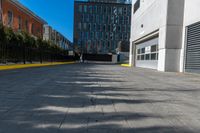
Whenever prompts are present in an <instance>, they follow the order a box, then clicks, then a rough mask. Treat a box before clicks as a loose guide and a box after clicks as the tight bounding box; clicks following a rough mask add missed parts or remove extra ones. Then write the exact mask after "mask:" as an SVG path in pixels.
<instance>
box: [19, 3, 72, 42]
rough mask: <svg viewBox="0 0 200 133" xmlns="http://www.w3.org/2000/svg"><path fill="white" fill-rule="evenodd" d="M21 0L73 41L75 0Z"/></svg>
mask: <svg viewBox="0 0 200 133" xmlns="http://www.w3.org/2000/svg"><path fill="white" fill-rule="evenodd" d="M19 1H20V2H21V3H22V4H23V5H25V6H26V7H28V8H29V9H30V10H31V11H33V12H34V13H36V14H37V15H38V16H40V17H41V18H43V19H44V20H45V21H47V23H48V24H49V25H50V26H52V27H53V28H54V29H56V30H57V31H59V32H60V33H62V34H63V35H64V36H65V37H67V38H68V39H69V40H70V41H73V19H74V18H73V16H74V13H73V10H74V9H73V8H74V0H19Z"/></svg>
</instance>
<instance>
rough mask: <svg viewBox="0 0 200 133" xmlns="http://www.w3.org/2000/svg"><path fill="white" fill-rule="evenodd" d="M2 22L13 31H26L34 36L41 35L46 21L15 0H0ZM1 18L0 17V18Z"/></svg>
mask: <svg viewBox="0 0 200 133" xmlns="http://www.w3.org/2000/svg"><path fill="white" fill-rule="evenodd" d="M0 3H1V4H0V6H1V7H0V8H1V9H2V10H1V14H2V22H3V24H4V25H5V26H8V27H12V29H13V30H14V31H26V32H28V33H30V34H32V35H34V36H36V37H41V38H42V36H43V25H44V24H46V22H45V21H44V20H43V19H41V18H40V17H38V16H37V15H36V14H34V13H33V12H32V11H30V10H29V9H27V8H26V7H25V6H23V5H22V4H21V3H19V2H18V1H17V0H0ZM0 20H1V19H0Z"/></svg>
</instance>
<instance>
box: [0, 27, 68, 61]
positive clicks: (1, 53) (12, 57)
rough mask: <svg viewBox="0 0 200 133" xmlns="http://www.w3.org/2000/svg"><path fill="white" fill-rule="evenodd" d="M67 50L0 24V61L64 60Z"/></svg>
mask: <svg viewBox="0 0 200 133" xmlns="http://www.w3.org/2000/svg"><path fill="white" fill-rule="evenodd" d="M67 54H68V53H67V51H66V50H63V49H61V48H60V47H58V46H57V45H55V44H53V43H51V42H49V41H44V40H42V39H41V38H38V39H36V38H35V37H33V36H31V35H29V34H28V33H26V32H23V31H21V32H14V31H13V30H12V29H11V28H8V27H5V26H3V25H2V24H0V63H7V62H14V63H18V62H23V63H24V64H25V63H26V62H31V63H32V62H41V63H42V62H44V61H45V62H46V61H48V62H49V61H52V62H53V61H64V60H65V59H66V58H67Z"/></svg>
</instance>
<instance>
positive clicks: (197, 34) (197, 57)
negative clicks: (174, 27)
mask: <svg viewBox="0 0 200 133" xmlns="http://www.w3.org/2000/svg"><path fill="white" fill-rule="evenodd" d="M185 71H186V72H200V23H197V24H193V25H191V26H188V30H187V44H186V64H185Z"/></svg>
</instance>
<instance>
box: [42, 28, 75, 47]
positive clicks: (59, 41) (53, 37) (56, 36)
mask: <svg viewBox="0 0 200 133" xmlns="http://www.w3.org/2000/svg"><path fill="white" fill-rule="evenodd" d="M43 39H44V40H47V41H50V42H52V43H53V44H56V45H57V46H59V47H60V48H62V49H65V50H72V43H71V41H69V40H68V39H67V38H66V37H65V36H64V35H62V34H61V33H59V32H58V31H56V30H54V29H52V27H51V26H49V25H44V33H43Z"/></svg>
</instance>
